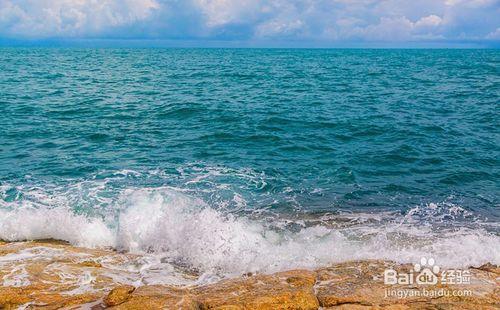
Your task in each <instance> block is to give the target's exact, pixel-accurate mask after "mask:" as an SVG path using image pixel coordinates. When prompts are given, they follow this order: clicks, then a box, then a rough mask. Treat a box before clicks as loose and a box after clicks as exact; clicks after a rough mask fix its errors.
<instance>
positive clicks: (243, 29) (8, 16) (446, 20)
mask: <svg viewBox="0 0 500 310" xmlns="http://www.w3.org/2000/svg"><path fill="white" fill-rule="evenodd" d="M19 42H49V43H54V44H57V43H61V42H62V43H61V44H64V43H68V42H79V43H82V42H83V43H89V42H106V44H113V42H115V43H116V44H118V45H127V44H131V45H141V44H145V45H147V44H155V43H158V42H167V43H166V44H172V45H179V46H216V45H227V46H235V47H237V46H281V45H283V46H297V47H300V46H340V47H342V46H410V47H411V46H426V45H428V46H438V47H439V46H455V45H456V46H490V47H491V46H495V47H498V46H500V0H412V1H406V0H398V1H397V0H289V1H284V0H233V1H231V0H185V1H182V0H0V43H2V44H8V43H13V44H14V43H19ZM110 42H111V43H110ZM83 43H82V44H83Z"/></svg>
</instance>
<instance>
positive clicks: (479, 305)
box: [0, 240, 500, 310]
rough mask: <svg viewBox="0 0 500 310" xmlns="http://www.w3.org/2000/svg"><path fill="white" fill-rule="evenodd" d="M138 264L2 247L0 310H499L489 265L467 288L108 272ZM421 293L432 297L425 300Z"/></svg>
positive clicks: (356, 278) (358, 270)
mask: <svg viewBox="0 0 500 310" xmlns="http://www.w3.org/2000/svg"><path fill="white" fill-rule="evenodd" d="M135 259H140V257H139V256H134V255H129V254H120V253H117V252H115V251H112V250H91V249H85V248H77V247H73V246H70V245H68V244H65V243H63V242H56V241H50V240H49V241H36V242H14V243H5V242H0V267H1V269H0V280H1V281H2V282H1V284H2V286H0V309H18V308H25V309H61V308H63V309H81V308H87V309H106V308H111V309H226V310H228V309H500V286H499V284H500V268H499V267H498V266H495V265H492V264H486V265H483V266H477V267H473V268H470V269H468V274H469V275H470V282H468V283H462V284H442V283H437V284H428V285H425V286H422V285H417V284H395V285H386V284H384V281H383V274H384V270H386V269H389V268H390V269H393V270H395V271H397V272H398V273H404V274H406V273H410V272H411V271H412V268H413V266H412V265H409V264H408V265H401V264H395V263H392V262H388V261H352V262H346V263H340V264H332V265H331V266H329V267H326V268H320V269H317V270H290V271H284V272H278V273H274V274H256V275H244V276H242V277H240V278H234V279H226V280H222V281H219V282H217V283H214V284H209V285H198V286H197V285H191V286H185V285H184V286H179V285H178V286H173V285H158V284H148V283H142V282H141V283H139V282H137V277H138V275H137V274H134V272H135V271H133V270H132V271H131V270H130V269H129V268H121V269H120V268H110V267H109V266H111V265H113V266H120V264H121V263H123V262H124V261H134V260H135ZM424 289H425V290H426V291H427V292H434V293H432V294H427V295H425V296H423V295H422V291H423V290H424ZM399 292H403V293H401V294H405V295H404V296H403V297H401V296H398V293H399ZM457 292H458V293H459V294H455V295H454V293H457ZM464 292H466V293H465V294H464ZM460 293H461V294H460Z"/></svg>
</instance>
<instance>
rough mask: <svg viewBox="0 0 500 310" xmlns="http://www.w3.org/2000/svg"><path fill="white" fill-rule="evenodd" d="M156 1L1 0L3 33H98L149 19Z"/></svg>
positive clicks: (51, 34) (71, 34) (61, 34)
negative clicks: (109, 28)
mask: <svg viewBox="0 0 500 310" xmlns="http://www.w3.org/2000/svg"><path fill="white" fill-rule="evenodd" d="M159 5H160V4H159V3H158V2H157V1H156V0H124V1H119V0H102V1H96V0H55V1H51V0H19V1H8V0H0V29H2V30H0V33H2V32H3V33H4V34H8V35H11V36H21V37H57V36H79V35H92V34H95V33H99V32H100V31H101V30H102V29H106V28H108V27H111V28H112V27H117V26H122V25H127V24H130V23H134V22H136V21H138V20H143V19H145V18H147V17H148V16H149V15H150V13H151V11H152V10H154V9H157V8H159Z"/></svg>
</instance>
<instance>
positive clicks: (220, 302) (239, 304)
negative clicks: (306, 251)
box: [193, 270, 319, 309]
mask: <svg viewBox="0 0 500 310" xmlns="http://www.w3.org/2000/svg"><path fill="white" fill-rule="evenodd" d="M315 281H316V274H315V272H313V271H306V270H293V271H287V272H280V273H276V274H273V275H256V276H251V277H248V278H239V279H231V280H225V281H221V282H219V283H216V284H213V285H208V286H203V287H198V288H195V289H193V291H194V294H195V295H196V296H197V297H198V299H199V300H200V302H201V304H202V305H203V307H204V309H318V307H319V303H318V300H317V298H316V296H315V295H314V291H313V286H314V283H315Z"/></svg>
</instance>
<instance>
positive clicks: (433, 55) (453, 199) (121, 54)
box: [0, 48, 500, 282]
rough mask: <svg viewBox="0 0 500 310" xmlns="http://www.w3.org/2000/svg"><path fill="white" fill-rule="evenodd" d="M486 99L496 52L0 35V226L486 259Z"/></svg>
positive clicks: (292, 249)
mask: <svg viewBox="0 0 500 310" xmlns="http://www.w3.org/2000/svg"><path fill="white" fill-rule="evenodd" d="M499 98H500V51H498V50H472V49H471V50H453V49H443V50H439V49H436V50H411V49H388V50H383V49H359V50H357V49H345V50H343V49H159V48H158V49H155V48H145V49H125V48H123V49H105V48H104V49H91V48H85V49H76V48H1V49H0V125H1V126H0V239H3V240H9V241H14V240H33V239H46V238H54V239H60V240H65V241H68V242H70V243H71V244H73V245H76V246H84V247H97V248H99V247H110V248H114V249H116V250H118V251H122V252H125V253H140V254H141V255H144V259H145V263H144V266H143V267H141V268H143V269H142V270H143V271H144V272H148V271H151V272H156V273H158V272H160V271H161V272H160V274H161V276H162V277H165V279H166V278H168V279H169V281H174V280H172V277H168V275H169V272H173V271H172V270H178V268H183V269H185V270H191V271H192V270H195V271H196V272H198V273H199V274H200V275H201V276H200V278H199V281H201V282H203V281H211V280H212V279H215V278H221V277H230V276H237V275H241V274H243V273H246V272H273V271H277V270H284V269H290V268H315V267H319V266H326V265H328V264H331V263H335V262H343V261H350V260H358V259H390V260H394V261H397V262H401V263H406V262H416V261H418V260H419V259H420V257H422V256H425V257H433V258H434V259H435V261H436V264H438V265H440V266H450V267H464V266H477V265H480V264H484V263H487V262H490V263H494V264H500V235H499V233H500V227H499V221H500V210H499V206H500V201H499V194H500V178H499V177H500V175H499V174H500V171H499V158H500V156H499V155H500V154H499V143H500V136H499V131H500V130H499V128H500V122H499ZM176 268H177V269H176ZM174 278H175V277H174ZM160 280H161V279H160ZM160 280H159V281H160ZM160 282H161V281H160Z"/></svg>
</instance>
